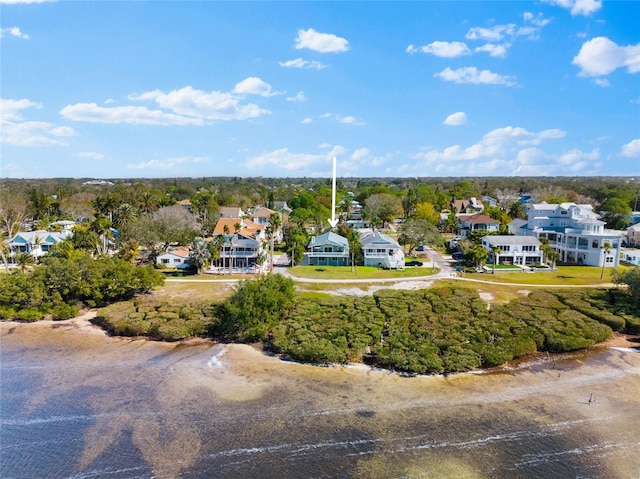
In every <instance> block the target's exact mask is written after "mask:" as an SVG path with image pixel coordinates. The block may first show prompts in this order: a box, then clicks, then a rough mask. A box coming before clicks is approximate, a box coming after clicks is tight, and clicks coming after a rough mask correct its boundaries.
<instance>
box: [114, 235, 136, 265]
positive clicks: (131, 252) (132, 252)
mask: <svg viewBox="0 0 640 479" xmlns="http://www.w3.org/2000/svg"><path fill="white" fill-rule="evenodd" d="M119 255H120V257H121V258H122V259H123V260H125V261H126V262H127V263H131V264H135V262H136V260H137V259H138V257H139V256H140V244H138V242H137V241H136V240H132V239H129V240H126V241H124V242H123V243H122V245H121V246H120V252H119Z"/></svg>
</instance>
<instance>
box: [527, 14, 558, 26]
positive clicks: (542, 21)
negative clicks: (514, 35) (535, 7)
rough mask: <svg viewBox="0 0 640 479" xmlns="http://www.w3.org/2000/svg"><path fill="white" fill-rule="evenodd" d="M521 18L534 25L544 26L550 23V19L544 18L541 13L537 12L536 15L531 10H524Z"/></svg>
mask: <svg viewBox="0 0 640 479" xmlns="http://www.w3.org/2000/svg"><path fill="white" fill-rule="evenodd" d="M522 18H523V19H524V21H525V22H528V23H532V24H533V25H535V26H536V27H544V26H546V25H548V24H549V23H551V20H549V19H548V18H544V16H543V15H542V13H538V14H537V15H534V14H533V13H531V12H524V13H523V14H522Z"/></svg>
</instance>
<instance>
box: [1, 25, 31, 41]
mask: <svg viewBox="0 0 640 479" xmlns="http://www.w3.org/2000/svg"><path fill="white" fill-rule="evenodd" d="M5 35H11V36H12V37H17V38H22V39H23V40H28V39H29V35H27V34H26V33H22V32H21V31H20V28H18V27H8V28H2V29H0V38H2V37H4V36H5Z"/></svg>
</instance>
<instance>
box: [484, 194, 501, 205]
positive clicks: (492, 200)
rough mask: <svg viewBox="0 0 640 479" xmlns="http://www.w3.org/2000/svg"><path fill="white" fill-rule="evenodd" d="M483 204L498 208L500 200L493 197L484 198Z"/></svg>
mask: <svg viewBox="0 0 640 479" xmlns="http://www.w3.org/2000/svg"><path fill="white" fill-rule="evenodd" d="M482 203H483V204H485V205H489V206H498V200H497V199H495V198H493V197H491V196H486V195H485V196H483V197H482Z"/></svg>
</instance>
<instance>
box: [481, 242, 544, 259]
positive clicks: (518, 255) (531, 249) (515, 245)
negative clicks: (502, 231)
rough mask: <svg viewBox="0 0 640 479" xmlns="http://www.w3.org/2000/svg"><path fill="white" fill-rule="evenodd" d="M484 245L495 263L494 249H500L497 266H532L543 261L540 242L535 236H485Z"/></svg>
mask: <svg viewBox="0 0 640 479" xmlns="http://www.w3.org/2000/svg"><path fill="white" fill-rule="evenodd" d="M482 245H483V246H484V247H485V248H486V249H487V251H489V257H490V258H491V262H492V263H493V251H494V250H493V248H498V249H499V253H498V254H496V256H497V258H496V259H497V262H496V264H513V265H521V266H525V265H532V264H540V263H542V261H543V258H544V253H543V251H541V250H540V241H539V240H538V238H536V237H535V236H505V235H499V236H485V237H483V238H482Z"/></svg>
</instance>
